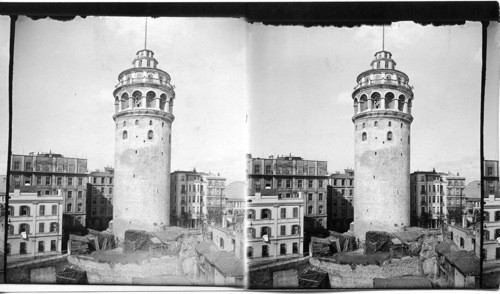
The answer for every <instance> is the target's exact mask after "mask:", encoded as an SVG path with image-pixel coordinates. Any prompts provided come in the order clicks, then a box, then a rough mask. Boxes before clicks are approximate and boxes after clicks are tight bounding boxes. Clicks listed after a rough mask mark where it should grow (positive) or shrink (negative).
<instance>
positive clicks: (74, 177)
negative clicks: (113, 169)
mask: <svg viewBox="0 0 500 294" xmlns="http://www.w3.org/2000/svg"><path fill="white" fill-rule="evenodd" d="M87 182H88V171H87V159H83V158H69V157H64V156H62V155H61V154H55V153H52V152H50V153H41V154H37V155H35V154H34V153H30V154H29V155H16V154H13V155H12V157H11V167H10V187H9V192H14V190H16V189H19V190H20V191H21V192H25V191H26V192H31V191H33V192H35V193H37V195H38V196H49V195H56V194H58V193H61V196H62V197H63V200H64V210H63V249H65V248H66V246H65V245H66V241H67V240H68V238H69V234H85V230H86V228H85V226H86V217H87V216H86V208H85V206H86V197H87V192H86V190H87ZM25 189H28V190H25ZM59 190H60V191H61V192H58V191H59Z"/></svg>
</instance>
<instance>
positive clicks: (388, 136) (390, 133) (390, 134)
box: [387, 132, 392, 141]
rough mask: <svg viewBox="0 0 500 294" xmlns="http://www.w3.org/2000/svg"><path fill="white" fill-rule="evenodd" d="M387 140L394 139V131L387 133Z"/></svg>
mask: <svg viewBox="0 0 500 294" xmlns="http://www.w3.org/2000/svg"><path fill="white" fill-rule="evenodd" d="M387 141H392V132H388V133H387Z"/></svg>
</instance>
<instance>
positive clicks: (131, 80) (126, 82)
mask: <svg viewBox="0 0 500 294" xmlns="http://www.w3.org/2000/svg"><path fill="white" fill-rule="evenodd" d="M137 84H154V85H162V86H165V87H167V88H169V89H171V90H173V89H174V87H173V86H172V85H171V84H170V82H168V81H167V80H165V79H157V78H150V77H142V78H129V79H128V80H122V81H120V82H119V83H118V84H116V86H115V88H119V87H122V86H125V85H137Z"/></svg>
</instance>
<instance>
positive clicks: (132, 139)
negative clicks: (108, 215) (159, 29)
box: [113, 49, 175, 240]
mask: <svg viewBox="0 0 500 294" xmlns="http://www.w3.org/2000/svg"><path fill="white" fill-rule="evenodd" d="M132 65H133V66H132V67H131V68H129V69H127V70H124V71H123V72H121V73H120V75H118V81H119V82H118V85H116V88H115V90H114V91H113V96H114V97H115V115H114V116H113V119H114V120H115V124H116V130H115V199H114V201H113V231H114V234H115V235H116V236H117V237H118V238H120V239H121V240H123V236H124V233H125V230H128V229H140V230H146V231H155V230H159V229H160V228H162V227H163V226H168V225H169V217H170V215H169V212H170V152H171V133H172V122H173V120H174V116H173V114H172V109H173V101H174V97H175V92H174V89H173V87H172V85H171V84H170V76H169V75H168V73H166V72H165V71H163V70H161V69H158V68H157V65H158V61H156V59H155V58H154V57H153V52H152V51H151V50H147V49H143V50H140V51H138V52H137V56H136V58H135V59H134V60H133V62H132Z"/></svg>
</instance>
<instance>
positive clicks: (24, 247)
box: [2, 189, 64, 262]
mask: <svg viewBox="0 0 500 294" xmlns="http://www.w3.org/2000/svg"><path fill="white" fill-rule="evenodd" d="M23 190H29V189H23ZM51 192H52V191H51ZM9 196H10V199H9V207H8V210H7V217H8V225H7V227H6V229H7V246H6V248H5V253H6V254H7V255H8V258H7V259H8V262H15V261H18V260H21V259H32V258H38V257H43V256H48V255H55V254H60V253H61V248H62V232H61V227H62V223H63V203H64V199H63V196H62V189H58V190H57V194H52V193H51V194H49V195H45V194H42V195H40V194H38V193H37V192H36V191H35V189H31V191H30V192H23V191H21V189H14V191H13V192H9ZM3 197H5V196H3ZM2 201H5V199H2Z"/></svg>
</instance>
